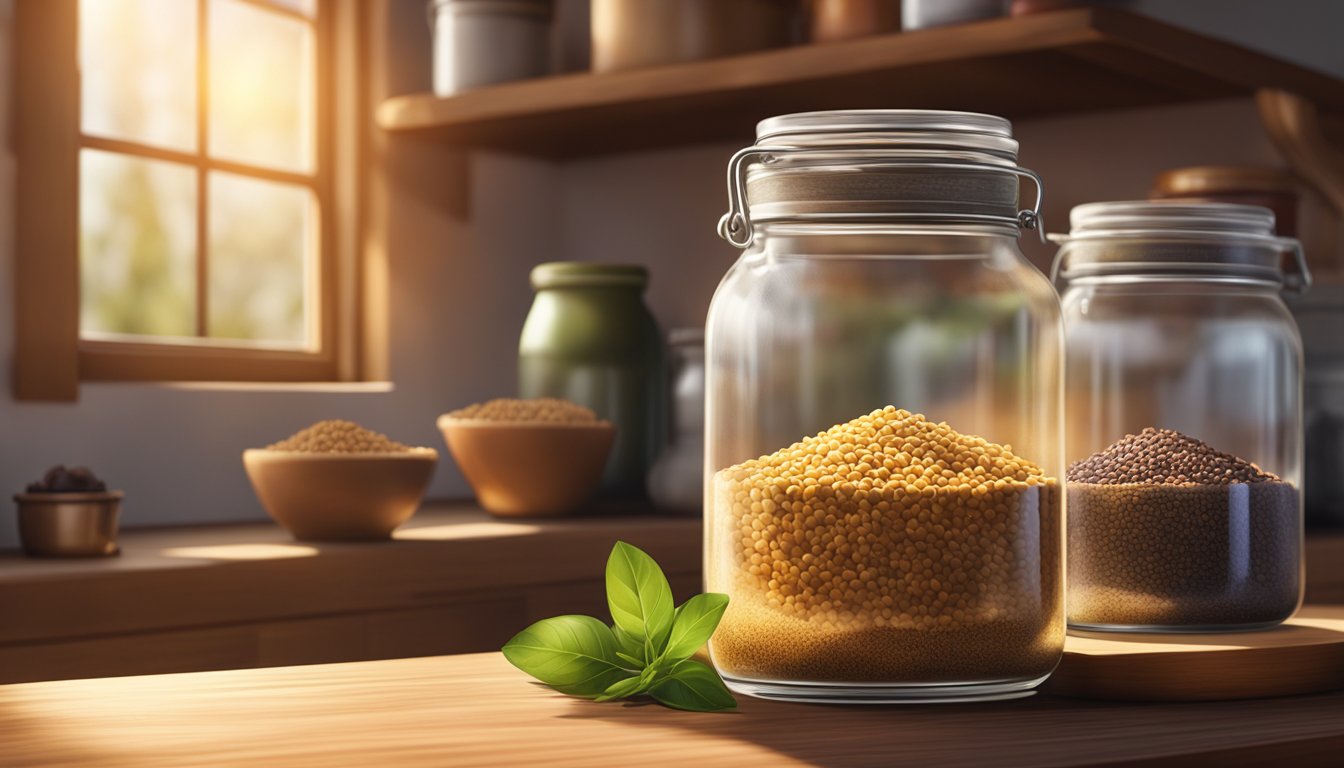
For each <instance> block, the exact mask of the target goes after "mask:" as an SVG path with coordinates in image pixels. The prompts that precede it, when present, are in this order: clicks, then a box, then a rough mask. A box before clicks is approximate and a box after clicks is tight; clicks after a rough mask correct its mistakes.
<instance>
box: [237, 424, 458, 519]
mask: <svg viewBox="0 0 1344 768" xmlns="http://www.w3.org/2000/svg"><path fill="white" fill-rule="evenodd" d="M438 461H439V454H438V451H436V450H434V449H433V448H417V447H412V446H409V445H404V444H402V443H398V442H396V441H394V440H391V439H389V438H388V437H387V436H386V435H383V434H380V433H378V432H374V431H372V430H369V429H365V428H364V427H361V426H360V425H358V424H356V423H354V422H352V421H343V420H328V421H319V422H318V423H316V424H314V425H312V426H310V427H308V428H306V429H303V430H300V431H299V432H297V433H295V434H293V435H291V436H290V437H288V438H286V439H284V440H281V441H279V442H276V443H272V444H271V445H268V446H267V447H265V448H253V449H249V450H247V451H244V452H243V466H244V468H245V469H246V470H247V476H248V479H249V480H251V481H252V488H253V490H255V491H256V493H257V498H258V499H259V500H260V501H261V505H262V507H264V508H265V509H266V512H267V514H269V515H270V516H271V518H272V519H274V520H275V521H276V522H277V523H279V524H280V525H281V526H282V527H283V528H285V530H287V531H289V532H290V533H291V534H293V535H294V538H296V539H299V540H301V541H376V540H384V539H388V538H390V537H391V536H392V532H393V531H394V530H396V528H397V527H398V526H400V525H401V524H402V523H405V522H406V521H407V520H409V519H410V518H411V515H413V514H415V511H416V509H417V508H419V506H420V500H421V498H422V497H423V496H424V493H425V488H426V487H427V486H428V485H429V480H430V478H431V477H432V476H433V475H434V468H435V466H436V465H437V464H438Z"/></svg>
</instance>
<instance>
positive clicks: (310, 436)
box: [266, 419, 423, 453]
mask: <svg viewBox="0 0 1344 768" xmlns="http://www.w3.org/2000/svg"><path fill="white" fill-rule="evenodd" d="M266 449H267V450H270V451H292V452H296V453H408V452H410V451H415V450H423V449H417V448H412V447H411V446H409V445H403V444H402V443H398V442H396V441H395V440H390V439H388V437H387V436H386V435H383V434H381V433H378V432H374V431H373V430H371V429H365V428H364V427H361V426H360V425H358V424H356V423H355V422H353V421H345V420H343V419H328V420H325V421H319V422H317V423H316V424H314V425H312V426H311V427H307V428H306V429H301V430H299V431H298V432H296V433H294V434H293V435H291V436H289V437H288V438H286V439H284V440H281V441H280V442H278V443H272V444H271V445H268V446H266Z"/></svg>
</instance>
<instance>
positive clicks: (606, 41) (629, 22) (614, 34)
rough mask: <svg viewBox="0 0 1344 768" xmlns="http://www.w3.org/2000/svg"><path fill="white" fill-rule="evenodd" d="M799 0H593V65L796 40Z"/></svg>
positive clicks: (605, 67) (606, 67) (724, 52)
mask: <svg viewBox="0 0 1344 768" xmlns="http://www.w3.org/2000/svg"><path fill="white" fill-rule="evenodd" d="M798 1H799V0H592V10H591V24H592V46H593V70H594V71H597V72H612V71H616V70H623V69H634V68H637V67H648V66H656V65H660V64H673V63H676V62H683V61H695V60H698V59H710V58H716V57H719V56H731V55H734V54H738V53H746V52H748V51H758V50H762V49H766V48H778V47H781V46H786V45H789V44H791V43H793V42H795V38H796V34H795V33H796V31H797V21H798Z"/></svg>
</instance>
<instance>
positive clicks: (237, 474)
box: [0, 0, 1276, 546]
mask: <svg viewBox="0 0 1344 768" xmlns="http://www.w3.org/2000/svg"><path fill="white" fill-rule="evenodd" d="M394 7H395V8H396V9H397V18H396V20H395V23H394V31H395V34H396V35H398V37H399V38H400V39H399V47H400V48H402V50H403V52H404V55H405V56H406V57H407V58H406V61H404V62H403V63H402V66H401V67H400V68H399V72H400V73H401V74H400V75H398V77H399V80H398V82H396V83H394V88H395V89H396V90H399V91H411V90H418V89H427V88H428V72H429V69H428V66H427V65H425V61H426V58H425V56H426V52H427V50H428V37H427V31H426V28H425V24H424V17H423V15H422V14H423V3H422V2H420V0H394ZM12 20H13V11H12V0H0V50H4V51H8V50H10V49H11V45H10V36H11V33H12ZM11 66H12V65H11V62H10V58H9V57H7V56H4V57H0V67H3V71H0V87H3V89H4V90H5V93H4V94H3V95H4V98H3V99H0V126H4V127H5V130H6V132H7V133H8V132H10V128H9V126H10V125H11V123H12V120H11V110H12V106H10V100H9V98H8V91H9V90H10V86H11V83H12V78H13V73H12V72H11V71H10V68H11ZM893 106H895V105H893ZM1017 130H1018V132H1019V134H1020V136H1021V139H1022V144H1023V161H1024V163H1025V164H1026V165H1028V166H1030V167H1033V168H1034V169H1036V170H1037V171H1039V172H1041V173H1042V175H1044V176H1045V178H1046V180H1047V198H1046V199H1047V201H1048V203H1047V209H1046V221H1047V222H1048V224H1049V225H1050V227H1051V228H1052V229H1058V228H1060V227H1062V226H1064V225H1065V222H1066V214H1067V210H1068V208H1069V207H1070V206H1071V205H1073V204H1076V203H1079V202H1083V201H1087V200H1095V199H1106V198H1122V197H1135V196H1141V195H1143V194H1144V193H1145V192H1146V191H1147V187H1148V183H1149V180H1150V179H1151V177H1152V175H1153V174H1154V173H1156V172H1157V171H1159V170H1161V169H1163V168H1166V167H1170V166H1173V165H1181V164H1189V163H1204V162H1251V163H1275V162H1276V160H1275V157H1274V155H1273V152H1272V151H1271V149H1270V147H1269V145H1268V143H1267V142H1266V140H1265V139H1264V138H1263V136H1262V135H1261V133H1260V131H1259V128H1258V125H1257V123H1256V120H1255V114H1254V110H1253V108H1252V106H1251V105H1250V104H1249V103H1248V102H1230V103H1216V104H1207V105H1197V106H1188V107H1176V108H1169V109H1160V110H1145V111H1136V112H1128V113H1120V114H1100V115H1089V116H1081V117H1072V118H1066V119H1057V120H1050V121H1041V122H1034V123H1027V124H1022V125H1019V126H1017ZM7 138H8V137H7ZM749 139H750V137H745V136H744V137H743V141H747V140H749ZM5 147H6V149H5V151H4V153H3V156H0V297H3V299H0V300H3V301H4V302H5V306H12V304H11V303H10V301H12V290H13V286H12V265H13V261H14V258H15V253H14V245H13V202H14V196H15V194H16V189H15V186H14V159H13V153H12V149H11V145H10V142H9V141H6V142H5ZM733 149H735V146H734V145H730V144H721V145H712V146H702V147H693V148H687V149H677V150H669V151H663V152H652V153H640V154H632V155H624V156H618V157H612V158H603V159H597V160H588V161H583V162H575V163H568V164H561V165H549V164H544V163H538V162H533V161H528V160H524V159H516V158H506V157H500V156H486V155H480V156H473V157H472V158H470V161H469V162H466V163H462V162H459V161H457V160H455V159H454V158H452V157H450V156H446V155H445V153H444V152H443V151H442V150H441V149H439V148H434V147H418V146H415V145H413V144H411V145H402V146H399V151H400V152H401V153H402V156H401V157H399V159H398V162H397V168H398V169H410V170H409V172H406V171H404V170H399V171H398V173H397V174H396V176H397V177H398V181H397V183H396V186H394V188H393V189H392V192H391V194H392V200H391V209H392V222H391V224H392V227H391V229H392V235H391V238H390V242H389V243H388V248H389V253H390V258H391V260H392V264H391V273H392V292H393V296H394V301H393V316H392V337H393V338H392V342H393V343H392V349H391V358H392V373H393V378H394V380H395V382H396V389H395V391H393V392H390V393H348V392H347V393H340V392H309V391H261V392H257V391H247V392H240V391H219V390H214V391H212V390H199V389H196V390H183V389H175V388H169V387H163V386H147V385H109V384H87V385H85V386H84V387H83V388H82V392H81V399H80V401H79V403H77V404H71V405H52V404H31V403H19V402H15V401H13V400H12V399H10V398H9V396H8V393H7V392H5V393H3V394H0V494H3V493H8V492H11V491H18V490H19V489H20V488H21V487H22V486H23V485H24V484H25V483H26V482H28V481H30V480H32V479H34V478H36V477H37V476H39V475H40V474H41V472H42V471H43V470H44V469H45V468H46V467H47V466H48V465H51V464H54V463H76V464H87V465H89V466H91V467H93V468H94V469H95V470H96V471H97V472H98V473H99V474H100V475H103V476H105V477H106V478H107V479H108V480H109V481H111V482H112V483H113V484H114V485H115V486H116V487H118V488H122V489H124V490H125V491H126V493H127V501H126V507H125V523H126V524H127V525H149V524H168V523H185V522H211V521H224V520H239V519H256V518H261V517H263V513H262V511H261V509H260V507H259V506H258V505H257V503H256V501H255V499H254V498H253V495H252V493H251V490H250V488H249V487H248V484H247V480H246V477H245V476H244V474H243V470H242V467H241V463H240V460H239V453H240V452H241V451H242V450H243V449H244V448H247V447H251V446H259V445H264V444H266V443H268V442H270V441H272V440H275V439H277V438H280V437H283V436H285V435H288V434H289V433H291V432H293V431H295V430H296V429H298V428H300V427H303V426H305V425H307V424H308V423H311V422H313V421H315V420H317V419H320V418H331V417H344V418H351V419H354V420H356V421H359V422H361V423H363V424H365V425H367V426H369V427H372V428H375V429H378V430H381V431H385V432H387V433H389V434H391V435H392V436H393V437H395V438H397V439H399V440H403V441H412V442H416V443H420V444H425V445H439V444H440V443H439V438H438V435H437V434H436V432H435V430H434V426H433V422H434V418H435V417H436V416H437V415H438V414H439V413H441V412H443V411H445V410H448V409H450V408H453V407H457V406H460V405H463V404H465V403H468V402H472V401H475V400H480V399H484V398H487V397H491V396H496V395H501V394H511V393H512V392H513V387H514V380H515V358H514V353H515V349H516V346H515V345H516V340H517V334H518V331H519V329H520V328H521V325H522V321H523V317H524V315H525V314H526V311H527V307H528V303H529V301H530V289H529V288H528V285H527V271H528V269H529V268H530V267H531V266H532V265H533V264H536V263H539V262H542V261H549V260H555V259H561V258H570V259H592V260H597V261H629V262H636V263H642V264H646V265H649V266H650V267H651V268H652V270H653V282H652V286H651V289H650V293H649V303H650V305H651V306H652V307H653V309H654V311H655V313H656V314H657V315H658V316H659V317H660V319H661V320H662V322H663V324H664V326H665V327H671V326H675V325H693V324H698V323H700V322H702V321H703V317H704V312H705V309H706V307H707V306H708V302H709V297H710V294H711V292H712V291H713V288H714V286H715V284H716V283H717V281H718V278H719V276H720V275H722V273H723V272H724V270H726V269H727V267H728V265H729V264H730V262H731V259H732V258H733V255H734V254H733V251H732V249H731V248H729V247H727V246H726V245H725V244H723V243H722V242H720V241H719V240H718V238H717V237H716V236H715V235H714V225H715V222H716V221H717V219H718V216H719V214H720V213H722V210H723V208H724V206H725V200H724V181H723V173H724V164H725V162H726V161H727V158H728V156H729V154H730V153H731V152H732V151H733ZM436 173H437V174H439V175H438V176H437V177H436V176H435V174H436ZM460 176H465V179H461V178H456V177H460ZM459 182H461V183H466V185H467V187H466V189H465V190H464V191H463V192H462V193H461V194H460V195H459V193H458V192H457V191H454V185H455V183H459ZM459 196H460V197H461V198H462V199H458V197H459ZM463 212H466V214H467V215H465V216H464V215H463ZM1028 248H1029V249H1030V253H1031V254H1032V255H1033V257H1035V258H1036V259H1038V261H1039V260H1043V259H1045V258H1048V250H1047V249H1044V248H1041V247H1040V246H1038V245H1031V246H1028ZM12 323H13V321H12V316H11V313H10V312H8V311H3V312H0V359H4V360H7V361H8V360H10V359H12V354H11V350H12V348H13V329H12ZM465 492H466V486H465V485H464V484H463V482H462V480H461V478H460V476H459V475H458V474H457V472H456V471H455V469H454V468H453V467H452V464H451V461H448V460H447V459H446V457H445V460H444V461H443V462H441V464H440V468H439V472H438V474H437V476H436V478H435V480H434V484H433V487H432V489H431V496H436V497H447V496H460V495H464V494H465ZM6 503H7V502H3V501H0V507H3V506H4V505H5V504H6ZM11 520H12V517H11V516H9V515H8V514H6V513H0V546H5V545H12V544H13V543H14V542H15V541H16V534H15V533H14V531H13V524H12V522H11Z"/></svg>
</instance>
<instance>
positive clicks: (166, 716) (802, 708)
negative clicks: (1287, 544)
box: [0, 654, 1344, 768]
mask: <svg viewBox="0 0 1344 768" xmlns="http://www.w3.org/2000/svg"><path fill="white" fill-rule="evenodd" d="M740 702H741V708H740V711H739V712H736V713H727V714H712V715H711V714H692V713H683V712H674V711H671V710H667V709H664V708H661V707H658V706H655V705H641V704H621V703H608V704H594V703H591V702H586V701H579V700H575V699H570V698H567V697H565V696H561V695H559V694H556V693H554V692H552V691H550V690H548V689H545V688H542V687H540V686H538V685H536V684H534V683H532V682H530V681H529V679H528V678H527V677H526V676H525V675H523V674H522V673H521V672H518V671H517V670H515V669H513V668H512V667H510V666H509V665H508V663H507V662H505V661H504V659H503V658H502V657H501V656H500V655H498V654H478V655H468V656H451V657H435V658H422V659H401V660H394V661H376V662H363V663H354V664H338V665H326V666H308V667H283V668H275V669H263V670H247V671H229V672H204V673H193V674H183V675H162V676H156V677H134V678H110V679H102V680H72V681H61V682H50V683H34V684H26V685H11V686H3V687H0V762H2V763H3V764H4V765H6V766H11V767H17V766H48V765H62V766H98V767H99V768H120V767H122V766H126V767H130V766H134V767H135V768H158V767H160V766H174V768H177V767H180V766H240V765H264V766H389V767H390V768H396V767H398V766H435V767H438V766H522V765H547V766H576V767H578V766H583V767H585V768H591V767H593V766H637V765H638V766H661V765H695V766H717V765H734V766H742V765H769V766H793V765H809V764H810V765H852V766H893V765H912V766H938V767H939V768H954V767H955V766H966V765H985V764H992V765H995V766H1065V765H1084V764H1086V765H1098V764H1109V765H1125V764H1151V765H1171V764H1201V765H1204V764H1220V765H1255V764H1258V763H1261V762H1263V761H1264V760H1267V759H1270V758H1273V759H1274V760H1275V761H1277V762H1279V763H1281V764H1284V765H1314V764H1318V765H1327V764H1329V762H1328V761H1329V760H1331V759H1334V758H1337V757H1338V755H1339V750H1340V749H1341V748H1344V717H1341V712H1344V694H1324V695H1317V696H1308V697H1298V698H1284V699H1266V700H1248V701H1236V702H1209V703H1185V704H1126V703H1100V702H1092V701H1083V700H1077V699H1065V698H1058V697H1048V696H1038V697H1034V698H1031V699H1025V700H1019V701H1015V702H1000V703H992V704H982V705H965V704H957V705H928V706H904V707H824V706H813V705H799V704H785V703H778V702H766V701H759V700H754V699H740Z"/></svg>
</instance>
